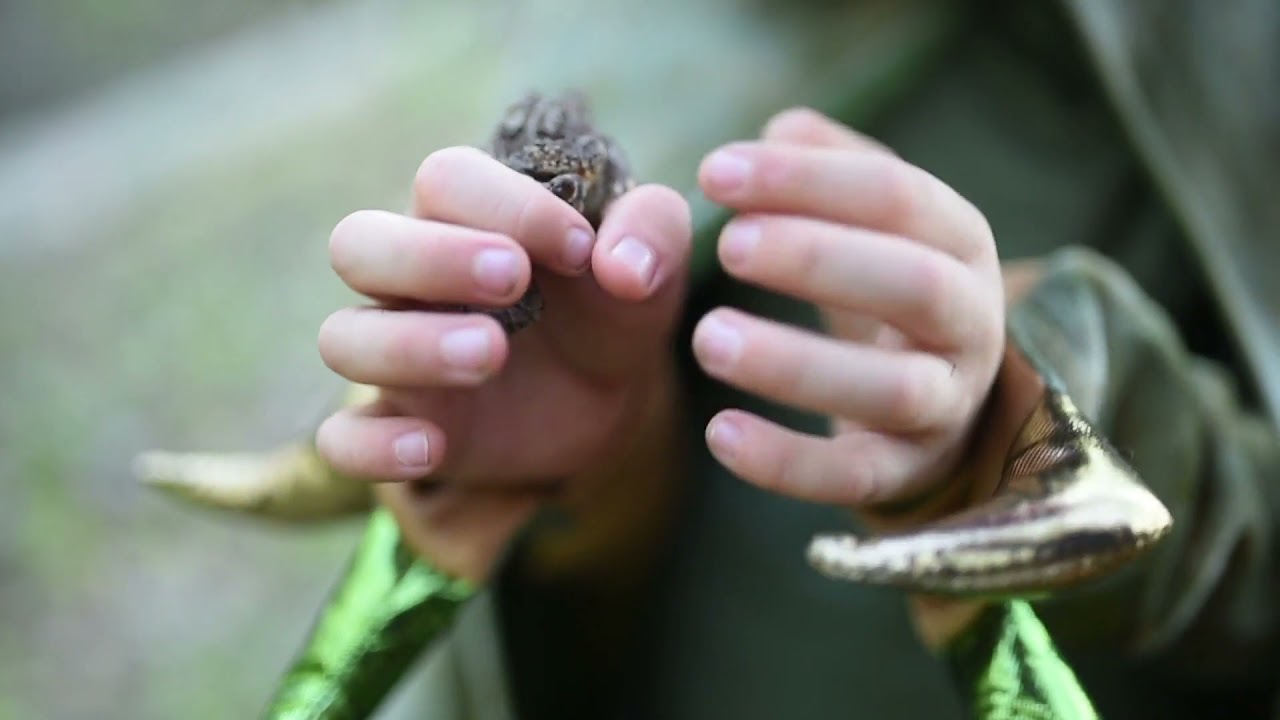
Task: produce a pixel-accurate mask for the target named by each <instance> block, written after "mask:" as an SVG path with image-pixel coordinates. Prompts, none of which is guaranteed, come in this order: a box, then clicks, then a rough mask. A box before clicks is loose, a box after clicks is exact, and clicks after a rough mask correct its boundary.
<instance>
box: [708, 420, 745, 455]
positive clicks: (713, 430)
mask: <svg viewBox="0 0 1280 720" xmlns="http://www.w3.org/2000/svg"><path fill="white" fill-rule="evenodd" d="M707 445H708V446H709V447H710V448H711V450H712V451H713V452H714V453H715V454H717V455H719V456H721V457H725V458H732V457H734V456H736V455H737V454H738V450H739V449H741V448H742V428H740V427H738V424H737V423H736V422H734V421H732V420H729V419H728V418H716V419H715V420H712V421H711V425H710V427H708V428H707Z"/></svg>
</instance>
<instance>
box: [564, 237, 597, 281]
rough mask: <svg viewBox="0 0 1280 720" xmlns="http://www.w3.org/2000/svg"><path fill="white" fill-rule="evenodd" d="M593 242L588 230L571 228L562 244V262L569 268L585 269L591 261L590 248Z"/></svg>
mask: <svg viewBox="0 0 1280 720" xmlns="http://www.w3.org/2000/svg"><path fill="white" fill-rule="evenodd" d="M594 244H595V241H594V240H593V239H592V235H591V233H590V232H587V231H586V230H583V229H582V228H571V229H570V230H569V236H568V237H567V238H566V239H565V244H564V264H565V266H566V267H568V268H569V269H571V270H575V271H577V270H586V269H587V265H588V264H590V262H591V249H592V246H593V245H594Z"/></svg>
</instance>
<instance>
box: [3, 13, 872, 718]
mask: <svg viewBox="0 0 1280 720" xmlns="http://www.w3.org/2000/svg"><path fill="white" fill-rule="evenodd" d="M638 5H639V4H634V3H616V4H607V3H597V2H587V1H586V0H565V1H563V2H555V1H552V0H548V1H546V2H528V1H520V0H494V1H492V2H485V3H476V2H408V1H407V0H363V1H360V2H355V1H349V2H321V1H319V0H307V1H303V0H273V1H272V2H250V0H229V1H225V2H220V3H207V2H197V1H196V0H115V1H113V2H101V1H100V0H50V1H44V0H16V1H15V0H8V2H4V3H2V4H0V63H2V67H3V68H4V72H3V74H0V228H3V231H2V232H0V343H3V344H2V345H0V377H2V378H4V381H3V382H4V389H3V395H2V396H0V397H2V398H3V399H2V400H0V488H2V490H3V493H2V494H0V718H6V719H7V718H23V719H25V718H49V719H53V720H63V719H70V718H129V719H130V720H148V719H151V718H176V717H183V718H197V719H198V718H243V717H253V716H254V715H255V714H256V712H257V711H258V710H259V709H260V708H261V707H262V704H263V702H264V701H265V699H266V697H267V696H268V694H269V693H270V691H271V689H272V687H273V686H274V683H275V682H276V680H277V678H278V676H279V673H280V672H281V671H282V670H283V668H284V667H285V666H286V664H287V662H288V661H289V659H290V657H291V655H292V654H293V652H294V650H295V649H296V648H297V646H298V643H299V642H300V641H301V639H302V638H303V637H304V634H305V632H306V629H307V627H308V625H309V623H310V621H311V617H312V613H313V612H314V610H315V609H316V608H317V607H319V605H320V603H321V602H322V600H323V597H324V594H325V592H326V590H327V588H328V586H329V584H330V583H331V582H332V581H333V579H334V578H335V577H336V574H337V573H338V571H339V570H340V568H341V566H342V565H343V563H344V561H345V560H346V557H347V554H348V552H349V551H350V549H351V547H352V546H353V543H354V538H355V533H356V531H358V529H359V523H358V522H352V523H339V524H336V525H332V526H326V527H322V528H310V529H305V530H304V529H300V528H288V527H280V526H268V525H263V524H260V523H256V522H253V521H249V520H244V519H239V518H232V517H228V516H224V515H218V514H213V513H210V512H207V511H201V510H196V509H192V508H187V507H183V506H180V505H178V504H176V503H175V502H173V501H171V500H168V499H166V498H163V497H158V496H156V495H155V494H153V493H149V492H147V491H145V490H143V489H141V488H139V487H138V486H137V485H136V484H135V483H134V481H133V479H132V477H131V476H130V473H129V464H130V460H131V458H132V457H133V455H134V454H135V453H137V452H138V451H140V450H143V449H147V448H153V447H161V448H170V449H181V450H194V449H202V450H203V449H208V450H223V449H261V448H267V447H270V446H272V445H274V444H276V443H279V442H282V441H285V440H288V439H291V438H295V437H301V436H305V435H306V434H307V433H309V432H310V430H311V428H312V426H313V424H314V423H315V422H316V421H318V420H319V418H320V417H322V414H323V412H324V408H325V407H326V406H327V405H328V403H329V402H330V400H331V399H332V398H333V396H334V394H335V393H336V392H337V390H338V389H339V388H340V387H341V383H340V381H339V380H338V379H337V378H335V377H334V376H332V375H331V374H330V373H329V372H328V371H327V370H326V369H325V368H324V366H323V365H322V364H321V362H320V360H319V358H318V356H317V353H316V352H315V348H314V340H315V332H316V329H317V328H318V327H319V324H320V322H321V320H322V319H323V318H324V317H325V315H326V314H328V313H329V312H331V311H333V310H334V309H336V308H338V307H339V306H341V305H342V304H344V303H346V302H349V301H350V300H351V296H350V295H349V294H348V293H347V291H345V289H344V288H343V287H341V285H340V284H339V283H338V282H337V281H336V279H335V278H334V277H333V276H332V274H331V273H330V271H329V268H328V263H327V259H326V242H327V238H328V233H329V230H330V228H332V226H333V225H334V224H335V223H336V222H337V221H338V220H339V219H341V218H342V217H343V216H344V215H345V214H347V213H349V212H351V211H353V210H356V209H359V208H364V207H383V208H389V209H399V208H400V207H401V206H402V204H403V201H404V199H405V198H406V197H407V189H408V181H409V179H410V178H411V176H412V174H413V171H414V169H415V168H416V167H417V165H418V163H419V162H420V161H421V159H422V158H423V157H424V156H425V155H426V154H428V153H429V152H430V151H431V150H433V149H436V148H439V147H442V146H445V145H449V144H456V143H476V142H480V141H482V140H483V139H484V137H485V136H486V135H487V133H488V129H489V127H490V125H491V124H492V123H493V122H494V121H495V119H496V118H497V117H498V114H499V112H500V110H501V109H502V107H504V106H505V105H506V104H507V103H509V102H510V101H512V100H514V99H516V98H517V97H518V96H519V95H520V94H522V93H523V92H524V91H525V90H528V89H535V88H537V89H545V90H556V89H559V88H563V87H568V86H576V87H581V88H584V89H585V90H586V91H587V92H588V94H589V96H590V97H591V98H592V99H593V101H594V102H595V104H596V107H597V115H598V120H599V124H600V125H601V126H602V127H604V128H607V129H609V130H611V131H612V132H613V134H615V135H616V136H617V137H618V138H619V139H620V140H621V141H622V142H623V144H624V147H626V148H627V149H628V151H629V153H630V155H631V156H632V159H633V164H634V165H635V166H636V168H637V172H638V174H639V176H640V177H641V178H642V179H645V180H657V181H662V182H667V183H670V184H672V185H674V186H675V187H677V188H678V189H680V190H687V189H688V188H689V187H690V186H691V184H692V178H693V170H694V167H695V166H696V164H697V162H698V160H699V159H700V157H701V155H702V154H703V153H704V152H705V151H706V150H707V149H709V148H710V147H712V146H713V145H714V144H715V143H717V142H720V141H722V140H726V139H730V138H733V137H740V136H743V135H746V134H751V133H753V132H754V131H755V130H756V128H758V126H759V124H760V122H761V121H762V120H763V119H764V118H765V117H767V115H769V114H771V113H772V112H774V111H776V110H778V109H781V108H782V107H785V106H787V105H789V104H793V103H796V102H804V101H806V100H811V99H812V98H814V97H817V96H818V95H819V94H820V88H821V87H822V86H823V84H824V82H825V81H826V77H827V75H824V74H822V73H816V72H815V71H814V70H813V68H817V67H822V68H826V70H827V72H828V73H830V74H831V75H832V76H839V75H840V74H841V72H842V68H847V67H849V66H851V65H856V64H857V63H859V62H861V61H862V59H863V55H862V54H864V53H865V55H866V56H867V57H870V56H874V55H875V53H876V48H874V47H867V46H865V45H864V46H862V47H847V45H848V44H847V43H844V42H841V37H840V36H839V33H838V30H839V28H840V23H839V22H830V20H831V18H830V13H832V12H837V13H838V12H843V11H842V10H838V9H834V10H833V9H829V8H828V9H827V10H826V12H827V15H825V16H823V15H819V14H816V11H815V10H814V8H815V7H817V6H818V5H821V3H818V4H812V3H811V4H807V5H806V8H804V9H799V8H795V7H788V8H787V9H786V17H785V19H784V18H783V17H782V16H781V15H777V14H770V13H769V12H768V11H767V10H764V9H762V6H763V5H764V4H760V5H759V6H757V5H756V4H751V3H742V2H739V1H737V0H706V1H704V2H699V3H683V2H682V1H681V0H662V1H661V2H655V3H649V4H644V6H643V7H639V6H638ZM872 5H874V3H872ZM882 40H883V42H886V43H892V42H894V38H893V37H889V36H883V37H882ZM708 78H714V79H715V82H714V83H709V82H708ZM412 707H413V688H412V685H411V684H410V685H409V686H408V687H406V689H405V690H404V691H403V692H402V693H401V694H400V696H399V697H398V699H397V700H396V702H394V703H393V704H392V705H391V707H389V708H388V709H387V711H386V712H385V716H386V717H406V716H411V715H412Z"/></svg>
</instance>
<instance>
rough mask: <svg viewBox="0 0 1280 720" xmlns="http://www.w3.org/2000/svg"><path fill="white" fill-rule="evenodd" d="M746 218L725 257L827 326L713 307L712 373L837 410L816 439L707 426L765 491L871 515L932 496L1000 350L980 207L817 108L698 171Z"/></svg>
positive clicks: (756, 427)
mask: <svg viewBox="0 0 1280 720" xmlns="http://www.w3.org/2000/svg"><path fill="white" fill-rule="evenodd" d="M699 183H700V185H701V187H702V190H703V192H704V193H705V194H706V196H707V197H708V198H709V199H711V200H712V201H713V202H716V203H719V204H721V205H724V206H727V207H729V208H732V209H733V210H736V211H737V212H738V213H739V214H738V215H737V216H736V217H735V218H734V219H733V220H732V221H731V222H730V223H729V224H728V225H727V226H726V227H725V229H724V231H723V233H722V234H721V236H720V241H719V248H718V252H719V258H720V262H721V264H722V265H723V266H724V268H725V270H726V271H727V272H728V273H729V274H730V275H732V276H734V277H735V278H738V279H740V280H742V281H744V282H748V283H752V284H755V285H759V286H762V287H764V288H767V289H769V290H771V291H775V292H779V293H784V294H787V295H791V296H794V297H797V298H799V299H802V300H805V301H808V302H811V303H814V304H815V305H816V306H817V307H818V308H819V310H820V311H821V314H822V317H823V320H824V322H825V325H826V328H827V330H828V334H826V335H823V334H818V333H811V332H807V331H803V330H800V329H797V328H793V327H788V326H785V325H781V324H779V323H776V322H773V321H769V320H765V319H762V318H758V317H752V316H750V315H747V314H745V313H743V312H740V311H737V310H731V309H727V308H718V309H716V310H713V311H712V312H710V313H708V314H707V315H706V316H705V317H704V318H702V320H701V322H700V323H699V324H698V327H697V329H696V330H695V332H694V336H693V347H694V352H695V355H696V356H697V358H698V361H699V363H700V364H701V365H702V367H703V369H704V370H706V371H707V372H708V373H709V374H710V375H712V376H713V377H716V378H718V379H720V380H722V381H725V382H727V383H730V384H732V385H735V386H737V387H739V388H742V389H744V390H747V391H750V392H755V393H759V394H760V395H763V396H766V397H768V398H771V399H773V400H776V401H779V402H783V403H788V404H790V405H793V406H795V407H798V408H802V409H805V410H809V411H813V412H819V413H822V414H824V415H828V416H829V417H830V418H831V419H832V434H831V437H814V436H810V435H806V434H802V433H798V432H796V431H793V430H790V429H788V428H784V427H781V426H779V425H777V424H774V423H772V422H769V421H767V420H764V419H763V418H760V417H757V416H754V415H751V414H748V413H746V412H743V411H740V410H725V411H722V412H720V413H719V414H718V415H716V416H715V417H714V418H713V419H712V420H711V422H710V423H709V425H708V427H707V442H708V445H709V447H710V449H711V451H712V453H713V454H714V455H715V456H716V458H717V459H718V460H719V461H720V462H721V463H723V464H724V465H725V466H726V467H728V468H729V469H730V470H731V471H733V472H734V473H735V474H737V475H739V476H740V477H742V478H744V479H745V480H747V481H749V482H751V483H753V484H755V485H758V486H760V487H762V488H765V489H768V490H772V491H776V492H779V493H782V494H784V495H788V496H791V497H795V498H800V499H804V500H810V501H816V502H821V503H828V504H838V505H843V506H851V507H855V508H860V509H864V510H867V511H871V512H873V513H874V510H875V509H876V507H877V506H884V505H892V504H897V503H902V502H906V501H913V500H917V499H920V498H922V497H925V496H928V495H929V494H930V493H932V492H934V491H936V490H938V489H939V488H940V487H941V486H942V483H943V481H944V480H946V479H947V478H948V475H949V474H950V473H951V472H952V471H953V470H954V469H955V467H956V466H957V464H958V462H959V460H960V458H961V456H962V454H963V452H964V450H965V449H966V447H967V444H968V442H969V437H970V434H971V432H972V429H973V425H974V420H975V418H976V417H977V415H978V413H979V411H980V410H981V409H982V407H983V405H984V402H985V400H986V398H987V394H988V392H989V391H990V389H991V386H992V382H993V379H994V377H995V374H996V371H997V369H998V367H999V364H1000V359H1001V357H1002V354H1003V350H1004V321H1005V313H1004V292H1003V284H1002V281H1001V276H1000V266H999V261H998V259H997V255H996V248H995V241H994V239H993V238H992V234H991V230H990V227H989V226H988V224H987V221H986V219H985V218H984V217H983V215H982V213H981V212H979V211H978V210H977V208H975V207H974V206H973V205H972V204H970V203H969V202H968V201H967V200H965V199H964V198H963V197H961V196H960V195H959V194H958V193H956V191H955V190H952V189H951V188H950V187H948V186H947V185H946V184H944V183H943V182H941V181H940V180H938V179H937V178H935V177H933V176H932V175H930V174H929V173H927V172H925V171H923V170H921V169H919V168H917V167H915V166H912V165H910V164H909V163H907V162H905V161H904V160H902V159H901V158H899V157H897V156H896V155H894V154H893V153H892V152H891V151H889V150H888V149H886V148H884V147H883V146H881V145H879V144H878V143H876V142H875V141H873V140H871V139H869V138H866V137H864V136H862V135H859V134H857V133H855V132H853V131H852V130H849V129H848V128H845V127H843V126H841V125H838V124H836V123H834V122H832V121H831V120H829V119H827V118H825V117H823V116H821V115H819V114H818V113H816V112H813V111H810V110H789V111H787V112H784V113H781V114H779V115H777V116H775V117H774V118H773V119H772V120H771V121H770V122H769V124H768V125H767V126H766V128H765V131H764V133H763V137H762V139H761V140H759V141H753V142H739V143H732V144H729V145H727V146H725V147H722V148H720V149H718V150H717V151H715V152H713V153H712V154H711V155H709V156H708V157H707V158H706V159H705V160H704V161H703V164H702V167H701V169H700V171H699Z"/></svg>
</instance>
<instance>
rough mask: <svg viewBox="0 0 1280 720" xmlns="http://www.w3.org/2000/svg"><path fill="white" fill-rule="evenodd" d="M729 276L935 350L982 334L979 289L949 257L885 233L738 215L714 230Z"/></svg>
mask: <svg viewBox="0 0 1280 720" xmlns="http://www.w3.org/2000/svg"><path fill="white" fill-rule="evenodd" d="M719 256H720V262H721V264H722V265H723V266H724V268H725V270H726V271H727V272H728V273H729V274H730V275H733V276H734V277H737V278H739V279H741V280H745V281H747V282H750V283H753V284H757V285H761V286H763V287H766V288H769V289H770V290H775V291H777V292H780V293H784V294H787V295H792V296H795V297H798V298H801V299H803V300H808V301H810V302H813V303H816V304H818V305H820V306H822V307H823V309H824V310H831V311H851V312H855V313H858V314H861V315H865V316H869V317H873V318H876V319H877V320H880V321H882V322H885V323H888V324H890V325H892V326H894V327H896V328H898V329H899V330H901V331H902V332H903V333H904V334H906V335H908V336H910V337H911V338H912V339H914V340H916V341H917V342H918V343H920V344H921V345H924V346H928V347H930V348H935V349H940V350H954V349H959V348H964V347H968V346H970V345H972V344H973V343H974V342H975V334H976V333H978V332H982V333H985V335H984V336H983V337H984V338H985V337H990V336H992V335H993V334H994V333H995V332H996V330H995V329H994V328H993V327H988V326H994V325H996V324H997V323H998V320H997V319H995V318H993V317H992V313H990V312H989V311H987V308H988V305H989V303H988V302H987V297H986V295H987V293H985V292H984V289H983V288H982V287H981V286H980V285H979V283H978V282H977V280H976V279H975V277H974V275H973V273H971V272H970V271H969V269H968V268H967V267H966V266H965V265H964V264H963V263H961V262H960V261H959V260H956V259H955V258H954V257H952V256H950V255H947V254H945V253H943V252H940V251H938V250H935V249H933V248H931V247H928V246H925V245H920V244H918V243H913V242H911V241H909V240H905V239H903V238H900V237H895V236H893V235H887V234H884V233H878V232H874V231H870V230H863V229H859V228H854V227H849V226H847V225H839V224H836V223H831V222H825V221H821V220H811V219H808V218H802V217H794V216H786V215H743V216H739V217H737V218H735V219H734V220H733V221H732V222H730V223H729V224H728V225H727V226H725V228H724V230H723V232H722V233H721V235H720V245H719Z"/></svg>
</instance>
